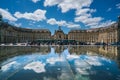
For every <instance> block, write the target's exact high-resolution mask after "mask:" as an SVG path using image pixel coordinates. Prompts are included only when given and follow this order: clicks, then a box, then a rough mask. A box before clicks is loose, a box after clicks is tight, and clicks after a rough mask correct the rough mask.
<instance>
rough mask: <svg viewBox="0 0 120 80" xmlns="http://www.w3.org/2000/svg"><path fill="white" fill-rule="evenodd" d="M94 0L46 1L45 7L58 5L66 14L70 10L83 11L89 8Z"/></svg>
mask: <svg viewBox="0 0 120 80" xmlns="http://www.w3.org/2000/svg"><path fill="white" fill-rule="evenodd" d="M92 2H93V0H76V1H74V0H45V2H44V6H54V5H57V6H58V7H59V8H61V10H62V12H63V13H65V12H67V11H69V10H70V9H81V8H83V7H89V6H90V4H91V3H92Z"/></svg>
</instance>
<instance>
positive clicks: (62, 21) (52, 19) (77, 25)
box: [47, 18, 80, 28]
mask: <svg viewBox="0 0 120 80" xmlns="http://www.w3.org/2000/svg"><path fill="white" fill-rule="evenodd" d="M47 23H48V24H51V25H59V26H66V27H68V28H79V27H80V25H79V24H74V23H72V22H66V21H64V20H61V21H57V20H56V19H55V18H50V19H48V20H47Z"/></svg>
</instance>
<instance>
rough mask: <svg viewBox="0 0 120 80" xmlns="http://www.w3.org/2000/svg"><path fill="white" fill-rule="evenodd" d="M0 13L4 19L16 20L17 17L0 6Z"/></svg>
mask: <svg viewBox="0 0 120 80" xmlns="http://www.w3.org/2000/svg"><path fill="white" fill-rule="evenodd" d="M0 14H1V15H2V16H3V18H4V19H7V20H9V21H17V19H16V18H15V17H13V16H12V14H11V13H10V12H8V11H7V10H5V9H2V8H0Z"/></svg>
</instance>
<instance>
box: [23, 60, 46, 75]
mask: <svg viewBox="0 0 120 80" xmlns="http://www.w3.org/2000/svg"><path fill="white" fill-rule="evenodd" d="M24 69H25V70H33V71H34V72H36V73H41V72H45V71H46V70H45V64H43V63H42V62H32V63H29V64H27V65H26V66H25V67H24Z"/></svg>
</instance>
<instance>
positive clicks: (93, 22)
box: [0, 0, 120, 34]
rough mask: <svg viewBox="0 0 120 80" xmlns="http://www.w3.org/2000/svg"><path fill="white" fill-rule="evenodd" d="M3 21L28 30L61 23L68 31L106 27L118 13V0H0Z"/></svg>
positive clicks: (119, 3)
mask: <svg viewBox="0 0 120 80" xmlns="http://www.w3.org/2000/svg"><path fill="white" fill-rule="evenodd" d="M0 14H1V15H2V16H3V21H5V22H8V23H9V24H11V25H14V26H17V27H22V28H30V29H49V30H50V31H51V33H52V34H54V31H55V30H57V29H58V26H61V29H62V30H63V31H64V32H65V33H68V32H69V31H70V30H74V29H91V28H99V27H106V26H108V25H110V24H113V23H115V22H116V21H117V20H118V18H117V17H118V16H119V15H120V0H0Z"/></svg>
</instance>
